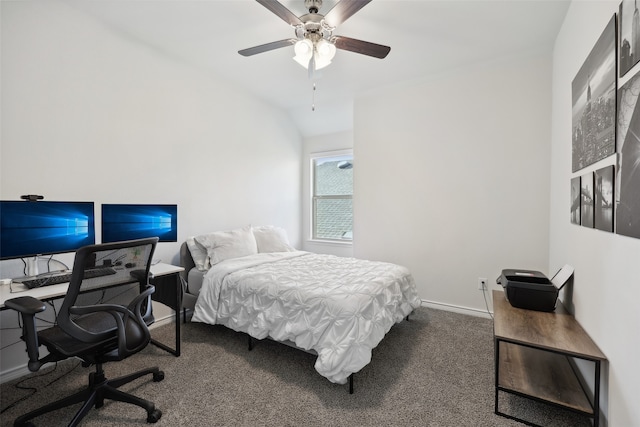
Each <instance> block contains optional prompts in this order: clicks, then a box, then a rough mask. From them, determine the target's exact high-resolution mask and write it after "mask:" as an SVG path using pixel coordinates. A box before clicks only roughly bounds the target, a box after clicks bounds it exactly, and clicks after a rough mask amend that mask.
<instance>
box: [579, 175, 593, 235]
mask: <svg viewBox="0 0 640 427" xmlns="http://www.w3.org/2000/svg"><path fill="white" fill-rule="evenodd" d="M580 195H581V197H580V200H581V202H580V211H581V212H580V218H581V224H582V225H583V226H584V227H589V228H593V206H594V200H593V172H589V173H587V174H584V175H582V176H581V177H580Z"/></svg>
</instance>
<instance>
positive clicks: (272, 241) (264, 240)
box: [253, 225, 295, 253]
mask: <svg viewBox="0 0 640 427" xmlns="http://www.w3.org/2000/svg"><path fill="white" fill-rule="evenodd" d="M253 235H254V236H255V238H256V243H257V244H258V252H259V253H265V252H293V251H295V249H294V248H293V247H292V246H291V245H290V244H289V239H288V238H287V232H286V231H285V229H284V228H280V227H274V226H271V225H267V226H262V227H256V228H254V229H253Z"/></svg>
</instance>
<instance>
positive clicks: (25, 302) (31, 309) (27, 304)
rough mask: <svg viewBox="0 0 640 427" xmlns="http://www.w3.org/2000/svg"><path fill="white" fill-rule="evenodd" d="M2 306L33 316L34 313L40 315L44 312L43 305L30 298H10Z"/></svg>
mask: <svg viewBox="0 0 640 427" xmlns="http://www.w3.org/2000/svg"><path fill="white" fill-rule="evenodd" d="M4 305H5V306H6V307H8V308H11V309H13V310H15V311H19V312H20V313H22V314H26V315H32V316H34V315H35V314H36V313H40V312H43V311H45V310H46V308H47V306H46V305H45V303H43V302H42V301H40V300H39V299H37V298H34V297H31V296H24V297H17V298H11V299H10V300H7V301H5V303H4Z"/></svg>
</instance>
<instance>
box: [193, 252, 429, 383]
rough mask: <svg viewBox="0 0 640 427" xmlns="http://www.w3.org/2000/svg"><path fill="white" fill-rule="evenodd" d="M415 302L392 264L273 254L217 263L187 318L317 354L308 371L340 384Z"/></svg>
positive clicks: (407, 278) (407, 277) (409, 284)
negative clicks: (269, 339)
mask: <svg viewBox="0 0 640 427" xmlns="http://www.w3.org/2000/svg"><path fill="white" fill-rule="evenodd" d="M419 305H420V299H419V298H418V294H417V291H416V288H415V283H414V281H413V277H412V276H411V274H410V272H409V271H408V270H407V269H406V268H404V267H401V266H399V265H395V264H389V263H383V262H374V261H365V260H358V259H354V258H342V257H337V256H333V255H319V254H312V253H308V252H300V251H297V252H279V253H270V254H257V255H250V256H247V257H242V258H235V259H230V260H226V261H223V262H221V263H219V264H217V265H215V266H214V267H212V268H211V269H210V270H209V272H208V273H207V274H206V275H205V277H204V281H203V285H202V289H201V290H200V294H199V296H198V300H197V302H196V306H195V311H194V315H193V319H192V320H193V321H196V322H205V323H210V324H221V325H225V326H227V327H229V328H231V329H234V330H236V331H241V332H246V333H248V334H249V335H251V336H253V337H254V338H258V339H262V338H266V337H267V336H270V337H271V338H273V339H275V340H278V341H285V340H290V341H293V342H294V343H295V344H296V345H297V346H298V347H301V348H303V349H306V350H309V349H313V350H315V351H316V352H317V353H318V359H317V361H316V364H315V368H316V370H317V371H318V372H319V373H320V374H321V375H323V376H325V377H326V378H328V379H329V380H330V381H332V382H335V383H339V384H344V383H345V382H346V381H347V379H348V377H349V375H351V374H352V373H354V372H358V371H359V370H360V369H362V368H363V367H364V366H366V365H367V364H368V363H369V362H370V361H371V350H372V349H373V348H374V347H375V346H376V345H378V343H379V342H380V341H381V340H382V338H383V337H384V335H385V334H386V333H387V332H388V331H389V329H391V326H393V324H394V323H397V322H400V321H402V319H404V318H405V317H406V316H407V315H408V314H410V313H411V311H412V310H413V309H414V308H417V307H418V306H419Z"/></svg>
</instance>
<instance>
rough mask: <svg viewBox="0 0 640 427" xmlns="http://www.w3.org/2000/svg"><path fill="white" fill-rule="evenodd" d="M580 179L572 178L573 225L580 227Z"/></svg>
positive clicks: (577, 177)
mask: <svg viewBox="0 0 640 427" xmlns="http://www.w3.org/2000/svg"><path fill="white" fill-rule="evenodd" d="M580 200H581V197H580V177H579V176H576V177H575V178H571V224H577V225H580Z"/></svg>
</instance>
